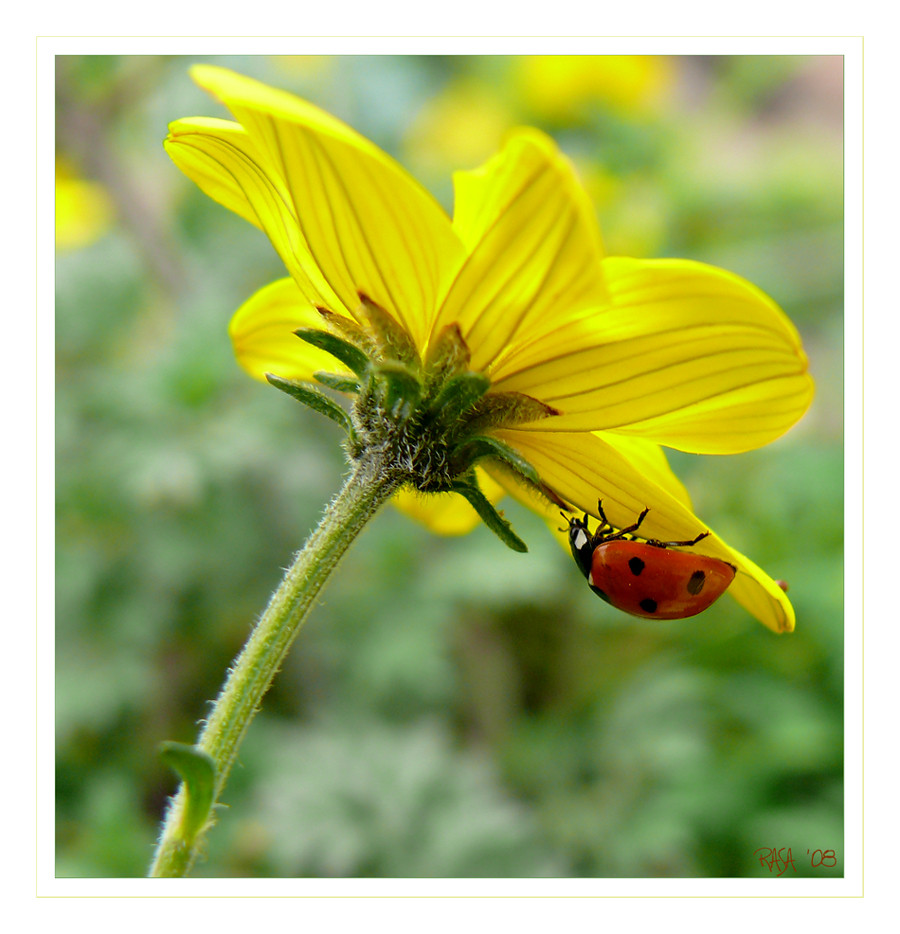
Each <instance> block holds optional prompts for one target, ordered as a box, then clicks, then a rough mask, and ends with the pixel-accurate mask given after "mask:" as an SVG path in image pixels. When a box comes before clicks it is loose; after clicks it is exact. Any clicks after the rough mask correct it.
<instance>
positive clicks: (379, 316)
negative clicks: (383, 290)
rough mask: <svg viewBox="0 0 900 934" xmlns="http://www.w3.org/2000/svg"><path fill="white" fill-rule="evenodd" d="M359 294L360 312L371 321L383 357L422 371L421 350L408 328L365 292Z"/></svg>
mask: <svg viewBox="0 0 900 934" xmlns="http://www.w3.org/2000/svg"><path fill="white" fill-rule="evenodd" d="M357 295H359V300H360V303H361V304H360V313H361V314H362V315H363V316H364V317H365V319H366V321H368V322H369V325H370V326H371V329H372V331H371V333H372V334H373V335H374V337H375V341H376V343H377V344H378V348H379V350H380V351H381V355H382V357H383V358H384V359H386V360H398V361H399V362H400V363H405V364H407V366H413V367H415V369H416V370H417V371H421V369H422V361H421V360H420V359H419V352H418V351H417V350H416V345H415V344H414V343H413V341H412V338H411V337H410V336H409V333H408V332H407V331H406V329H405V328H404V327H402V326H401V325H400V324H399V323H398V322H397V319H396V318H395V317H394V316H393V315H392V314H391V313H390V312H389V311H386V310H385V309H384V308H382V307H381V305H378V304H376V303H375V302H373V301H372V299H371V298H369V296H368V295H366V294H365V292H357Z"/></svg>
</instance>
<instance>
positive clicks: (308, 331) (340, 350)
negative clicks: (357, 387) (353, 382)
mask: <svg viewBox="0 0 900 934" xmlns="http://www.w3.org/2000/svg"><path fill="white" fill-rule="evenodd" d="M294 333H295V334H296V335H297V337H299V338H300V340H302V341H306V343H307V344H312V345H313V347H318V348H320V349H321V350H325V351H327V352H328V353H330V354H331V356H332V357H337V359H338V360H340V361H341V363H344V364H346V365H347V366H348V367H349V368H350V369H351V370H353V372H354V373H355V374H356V375H357V376H359V377H362V376H363V374H364V373H365V372H366V370H367V369H368V368H369V358H368V357H367V356H366V355H365V353H364V352H363V351H362V350H360V349H359V347H357V346H355V345H354V344H351V343H350V342H349V341H346V340H344V338H343V337H338V336H337V334H329V333H328V331H321V330H319V329H318V328H297V330H296V331H294Z"/></svg>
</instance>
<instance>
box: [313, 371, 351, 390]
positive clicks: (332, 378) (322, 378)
mask: <svg viewBox="0 0 900 934" xmlns="http://www.w3.org/2000/svg"><path fill="white" fill-rule="evenodd" d="M313 379H314V380H316V381H317V382H319V383H321V384H322V385H323V386H327V387H328V388H329V389H334V390H335V391H336V392H347V393H357V392H359V380H358V379H356V377H355V376H344V375H342V374H340V373H327V372H325V371H324V370H318V371H317V372H315V373H313Z"/></svg>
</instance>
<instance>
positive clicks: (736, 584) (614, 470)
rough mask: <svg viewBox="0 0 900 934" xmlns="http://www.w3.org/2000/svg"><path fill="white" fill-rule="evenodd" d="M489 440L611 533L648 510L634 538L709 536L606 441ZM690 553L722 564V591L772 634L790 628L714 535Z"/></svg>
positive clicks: (773, 589)
mask: <svg viewBox="0 0 900 934" xmlns="http://www.w3.org/2000/svg"><path fill="white" fill-rule="evenodd" d="M496 435H497V436H498V437H499V438H501V439H502V440H503V441H506V443H507V444H510V445H512V447H514V448H515V449H516V450H517V451H519V452H520V453H521V454H522V456H523V457H526V458H527V459H528V460H529V462H530V463H531V464H532V466H533V467H534V468H535V469H536V470H537V471H538V473H539V474H540V475H541V479H542V480H543V481H544V482H545V483H546V484H547V485H548V486H549V487H551V489H553V490H554V491H555V492H556V493H557V494H558V495H559V496H561V497H562V499H564V500H566V501H567V502H569V503H571V504H572V506H573V508H574V509H575V510H576V511H577V512H587V513H589V514H591V515H594V516H596V514H597V500H598V499H602V501H603V510H604V512H605V513H606V515H607V517H608V518H609V520H610V522H612V523H613V524H614V525H615V526H616V527H617V528H623V527H624V526H626V525H629V524H631V523H632V522H634V521H635V519H636V518H637V516H638V515H639V514H640V512H641V511H642V510H643V509H645V508H649V510H650V511H649V512H648V514H647V517H646V519H645V520H644V522H643V524H642V525H641V533H642V534H644V535H646V536H647V537H648V538H655V539H659V540H661V541H687V540H690V539H692V538H694V537H695V536H696V535H698V534H699V533H700V532H705V531H709V528H708V527H706V526H704V525H703V524H702V523H701V522H700V520H699V519H698V518H697V517H696V516H695V515H693V513H692V512H691V511H690V509H689V508H688V507H687V506H686V505H684V503H683V502H680V501H679V499H678V498H677V497H675V496H673V495H672V493H670V492H669V490H667V489H666V488H665V487H664V486H662V485H660V484H658V483H656V482H655V480H654V478H653V477H650V476H645V475H642V474H641V473H639V472H638V470H636V469H635V465H634V464H632V463H630V462H629V461H628V460H627V459H626V458H625V457H624V456H623V455H622V453H621V452H620V451H619V450H617V449H616V448H615V447H614V446H613V445H611V444H609V443H607V440H606V436H605V435H604V436H602V437H600V436H598V435H596V434H588V433H583V434H579V433H557V432H554V433H552V434H540V433H538V432H533V431H521V430H513V429H504V430H501V431H497V432H496ZM694 551H695V552H696V553H697V554H704V555H710V556H711V557H714V558H720V559H721V560H723V561H728V562H730V563H731V564H733V565H735V567H736V568H737V576H736V577H735V579H734V581H733V583H732V584H731V586H730V587H729V589H728V592H729V593H731V594H732V596H734V597H735V599H736V600H737V601H738V602H739V603H740V604H741V605H742V606H744V607H745V608H746V609H747V610H748V611H749V612H750V613H752V614H753V615H754V616H755V617H756V618H757V619H758V620H760V622H762V623H764V624H765V625H766V626H768V627H769V628H770V629H771V630H773V631H774V632H790V631H791V630H793V628H794V610H793V608H792V607H791V603H790V601H789V600H788V599H787V597H786V596H785V594H784V592H783V591H782V590H781V588H779V587H778V585H777V584H776V583H775V582H774V581H773V580H772V579H771V578H770V577H769V576H768V575H767V574H766V573H765V572H764V571H762V570H761V569H760V568H759V567H757V566H756V565H755V564H753V562H751V561H749V560H748V559H747V558H745V557H744V556H743V555H742V554H740V553H739V552H737V551H735V550H734V549H732V548H730V547H729V546H728V545H726V544H725V542H723V541H722V540H721V539H720V538H719V537H718V536H716V535H715V534H714V533H710V535H709V536H708V537H707V538H704V539H703V540H702V541H700V542H698V543H697V545H695V546H694Z"/></svg>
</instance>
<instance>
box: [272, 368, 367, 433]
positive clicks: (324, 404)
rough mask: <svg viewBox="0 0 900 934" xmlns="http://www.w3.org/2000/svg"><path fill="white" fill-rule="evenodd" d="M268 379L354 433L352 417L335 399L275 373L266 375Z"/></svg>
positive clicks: (276, 386)
mask: <svg viewBox="0 0 900 934" xmlns="http://www.w3.org/2000/svg"><path fill="white" fill-rule="evenodd" d="M266 379H267V380H268V381H269V382H270V383H271V384H272V385H273V386H274V387H275V388H276V389H280V390H281V391H282V392H286V393H287V394H288V395H289V396H292V397H293V398H294V399H296V400H297V401H298V402H302V403H303V404H304V405H308V406H309V407H310V408H311V409H315V411H316V412H318V413H319V414H321V415H326V416H327V417H328V418H330V419H331V420H332V421H333V422H337V423H338V425H340V426H341V428H343V429H344V431H346V432H347V433H348V434H350V433H351V432H352V431H353V424H352V422H351V421H350V416H349V415H348V414H347V413H346V412H345V411H344V409H342V408H341V407H340V406H339V405H338V404H337V403H336V402H335V401H334V400H333V399H329V398H328V396H326V395H325V394H324V393H322V392H319V390H318V389H316V388H315V386H310V385H307V384H304V383H297V382H294V381H293V380H290V379H282V378H281V377H280V376H275V374H274V373H266Z"/></svg>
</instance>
